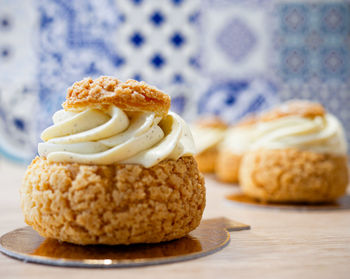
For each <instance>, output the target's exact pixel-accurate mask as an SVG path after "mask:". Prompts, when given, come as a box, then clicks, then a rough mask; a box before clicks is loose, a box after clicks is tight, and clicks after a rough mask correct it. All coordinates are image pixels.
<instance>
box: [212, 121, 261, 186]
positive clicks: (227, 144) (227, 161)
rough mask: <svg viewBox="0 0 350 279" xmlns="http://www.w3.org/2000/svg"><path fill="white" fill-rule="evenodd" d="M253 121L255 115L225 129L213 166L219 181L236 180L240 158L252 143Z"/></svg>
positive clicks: (232, 181)
mask: <svg viewBox="0 0 350 279" xmlns="http://www.w3.org/2000/svg"><path fill="white" fill-rule="evenodd" d="M255 122H256V117H255V116H250V117H248V118H246V119H245V120H243V121H241V122H239V123H237V124H236V125H234V126H232V127H230V128H228V129H227V132H226V134H225V137H224V139H223V141H222V143H221V144H220V147H219V152H218V159H217V161H216V166H215V174H216V177H217V178H218V179H219V180H220V181H222V182H231V183H237V182H238V176H239V167H240V163H241V159H242V156H243V155H244V153H245V152H247V151H248V150H249V148H250V145H251V143H252V140H253V132H254V124H255Z"/></svg>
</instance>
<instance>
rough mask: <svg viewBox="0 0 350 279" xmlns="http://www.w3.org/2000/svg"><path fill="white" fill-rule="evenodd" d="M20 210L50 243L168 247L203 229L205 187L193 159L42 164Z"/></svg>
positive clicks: (30, 175) (29, 175) (28, 182)
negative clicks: (158, 244) (153, 162)
mask: <svg viewBox="0 0 350 279" xmlns="http://www.w3.org/2000/svg"><path fill="white" fill-rule="evenodd" d="M21 206H22V210H23V212H24V216H25V221H26V222H27V224H28V225H30V226H32V227H33V228H34V229H35V230H36V231H38V232H39V234H41V235H42V236H44V237H51V238H55V239H59V240H61V241H66V242H71V243H76V244H130V243H153V242H161V241H168V240H172V239H176V238H180V237H182V236H184V235H186V234H187V233H189V232H190V231H192V230H193V229H195V228H196V227H197V226H198V225H199V223H200V220H201V217H202V213H203V210H204V207H205V187H204V179H203V177H202V175H201V174H200V173H199V171H198V167H197V163H196V161H195V159H194V158H193V157H192V156H188V157H182V158H180V159H178V160H177V161H175V160H165V161H162V162H161V163H159V164H157V165H155V166H153V167H151V168H144V167H142V166H141V165H131V164H127V165H122V164H116V165H103V166H97V165H81V164H76V163H50V162H48V161H47V160H46V159H45V158H41V157H37V158H35V159H34V160H33V162H32V164H31V165H30V166H29V167H28V170H27V172H26V175H25V178H24V181H23V184H22V187H21Z"/></svg>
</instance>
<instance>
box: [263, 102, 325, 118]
mask: <svg viewBox="0 0 350 279" xmlns="http://www.w3.org/2000/svg"><path fill="white" fill-rule="evenodd" d="M325 113H326V111H325V109H324V107H323V106H322V105H321V104H319V103H313V102H310V101H305V100H293V101H289V102H286V103H283V104H281V105H279V106H277V107H276V108H274V109H272V110H270V111H268V112H265V113H262V114H261V115H260V116H259V119H258V120H260V121H271V120H275V119H278V118H281V117H286V116H292V115H298V116H302V117H307V118H314V117H316V116H323V115H325Z"/></svg>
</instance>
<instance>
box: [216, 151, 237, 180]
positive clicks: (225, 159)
mask: <svg viewBox="0 0 350 279" xmlns="http://www.w3.org/2000/svg"><path fill="white" fill-rule="evenodd" d="M241 159H242V155H241V154H234V153H232V152H230V151H228V150H225V149H223V150H220V151H219V154H218V158H217V161H216V166H215V174H216V177H217V179H218V180H220V181H222V182H230V183H237V182H238V176H239V168H240V164H241Z"/></svg>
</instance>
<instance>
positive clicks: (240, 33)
mask: <svg viewBox="0 0 350 279" xmlns="http://www.w3.org/2000/svg"><path fill="white" fill-rule="evenodd" d="M216 40H217V43H218V45H219V47H220V49H221V50H222V51H223V52H224V53H225V54H226V55H227V58H228V59H230V60H232V61H233V62H235V63H238V62H241V61H242V60H244V59H245V58H246V57H247V56H248V55H249V54H250V52H251V51H252V49H253V48H254V46H255V45H256V36H255V35H254V31H252V30H251V29H250V28H249V26H247V24H246V23H245V22H244V21H242V20H241V19H239V18H233V19H231V20H230V21H229V22H228V23H227V24H226V25H225V26H224V27H223V28H222V29H221V30H220V31H219V33H218V35H217V39H216Z"/></svg>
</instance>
